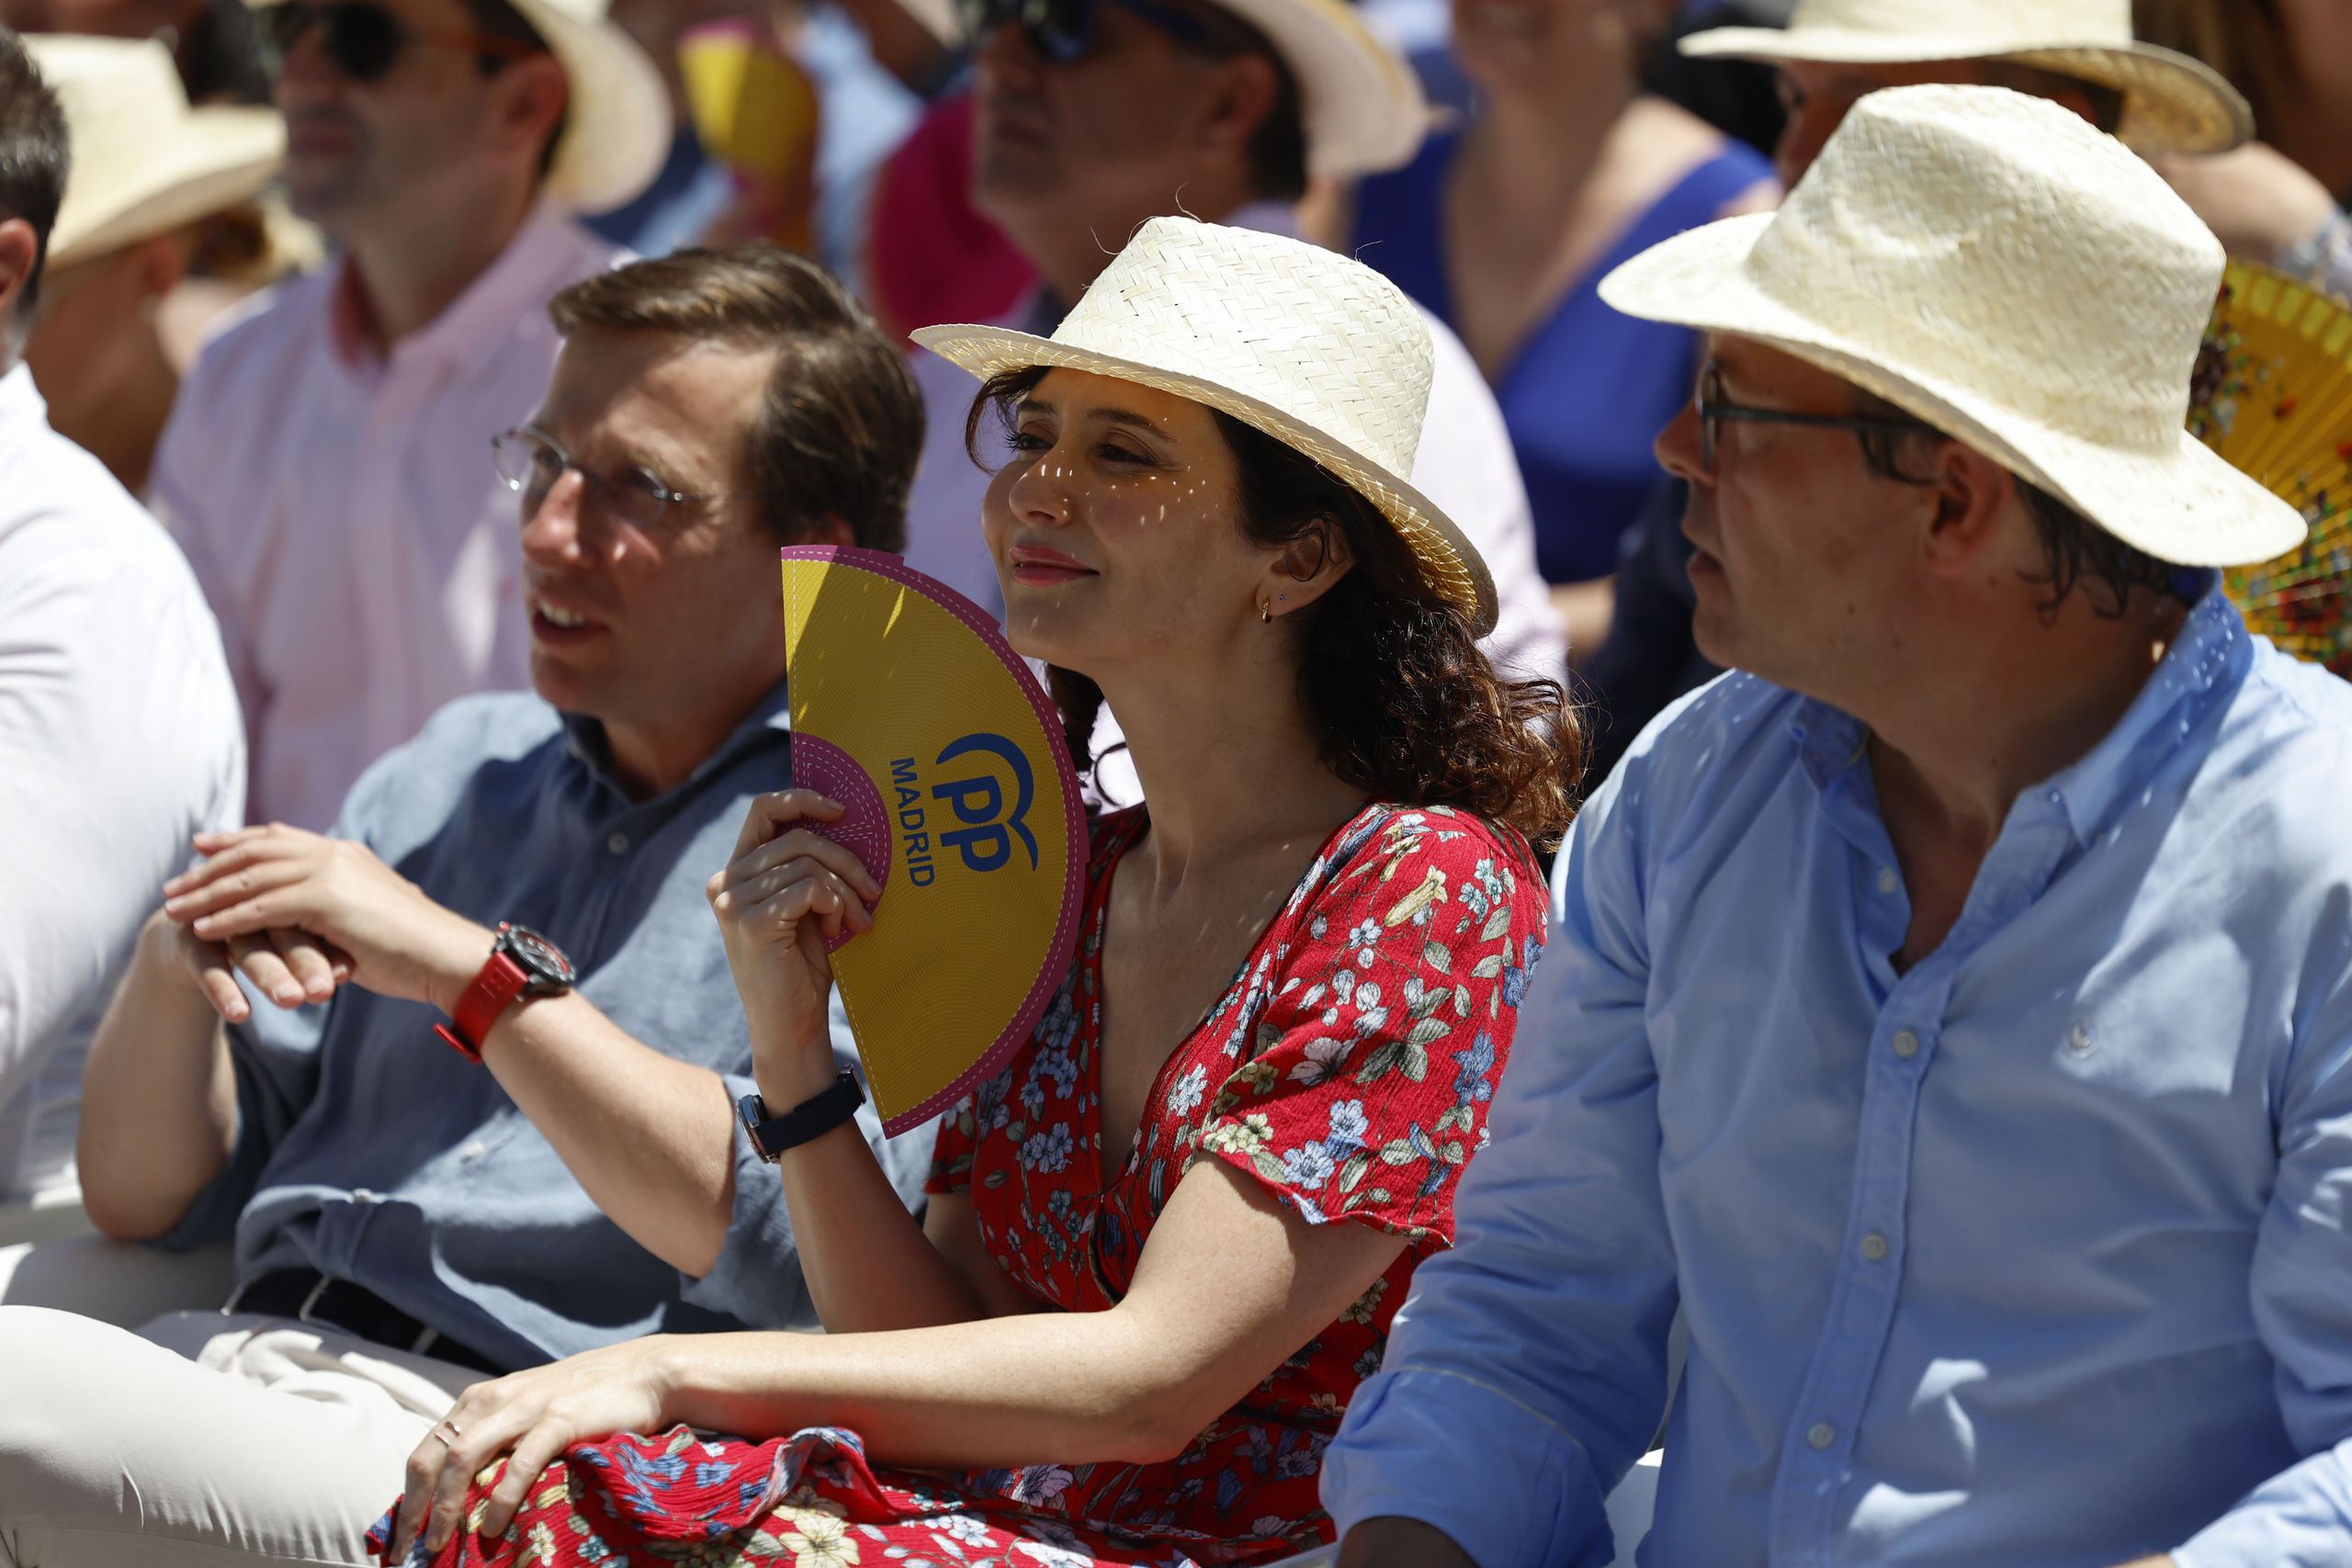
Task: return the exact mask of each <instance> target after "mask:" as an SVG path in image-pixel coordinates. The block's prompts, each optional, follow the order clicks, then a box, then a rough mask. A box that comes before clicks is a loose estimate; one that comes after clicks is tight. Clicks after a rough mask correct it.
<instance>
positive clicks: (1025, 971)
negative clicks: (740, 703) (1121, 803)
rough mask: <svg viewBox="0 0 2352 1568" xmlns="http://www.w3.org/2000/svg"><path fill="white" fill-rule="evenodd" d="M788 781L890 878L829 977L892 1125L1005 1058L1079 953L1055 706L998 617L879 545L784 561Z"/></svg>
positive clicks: (828, 827)
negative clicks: (869, 920) (827, 809)
mask: <svg viewBox="0 0 2352 1568" xmlns="http://www.w3.org/2000/svg"><path fill="white" fill-rule="evenodd" d="M784 618H785V631H786V655H785V657H786V689H787V691H788V692H789V694H790V696H791V703H792V777H793V782H794V783H795V784H798V785H801V786H804V787H806V788H809V789H815V790H820V791H821V792H822V793H824V794H825V795H830V796H831V798H833V799H835V800H838V801H840V802H841V803H842V806H844V807H847V808H848V809H847V811H846V813H845V814H844V815H843V816H842V819H841V820H840V821H838V822H832V823H810V824H808V825H809V827H811V828H814V829H816V830H817V831H818V832H820V833H822V834H824V835H825V836H826V837H828V838H831V839H833V840H837V841H838V842H840V843H842V844H845V845H847V846H848V847H849V849H850V850H851V851H852V852H854V853H855V854H856V855H857V857H858V859H859V860H860V861H861V862H862V863H864V864H865V868H866V870H867V871H868V872H870V873H872V874H873V875H874V879H875V880H876V881H877V882H879V883H881V884H882V897H881V898H880V899H879V900H878V901H877V902H876V904H875V906H874V929H873V930H872V931H867V932H865V934H864V935H862V936H846V935H845V936H844V937H843V938H842V940H841V941H840V942H837V943H835V944H834V945H833V954H832V960H833V982H834V984H835V985H837V986H838V987H841V994H842V1007H843V1009H844V1010H846V1011H847V1012H848V1014H849V1021H850V1028H851V1030H852V1032H854V1033H855V1034H856V1036H857V1054H858V1057H859V1059H860V1061H862V1062H863V1063H864V1065H865V1081H866V1084H867V1086H868V1087H869V1088H870V1089H872V1090H873V1092H874V1103H875V1108H876V1110H878V1111H880V1112H881V1113H882V1122H883V1126H884V1127H885V1128H886V1129H888V1131H889V1132H890V1133H892V1134H899V1133H903V1132H905V1131H907V1130H908V1129H909V1128H910V1127H913V1126H915V1125H917V1124H918V1123H920V1122H922V1121H923V1120H925V1119H926V1118H928V1117H930V1116H932V1115H934V1114H936V1113H937V1112H939V1111H944V1110H945V1109H947V1108H948V1107H949V1106H952V1105H954V1104H955V1103H956V1101H957V1100H961V1099H963V1098H964V1097H965V1096H966V1095H967V1094H969V1093H970V1092H971V1091H972V1089H973V1086H974V1085H976V1084H978V1082H980V1081H981V1080H982V1079H983V1078H985V1077H988V1076H989V1074H990V1073H993V1072H995V1071H996V1070H997V1069H998V1068H999V1067H1001V1066H1003V1063H1004V1059H1005V1057H1007V1056H1009V1055H1012V1053H1013V1051H1015V1050H1016V1049H1018V1048H1019V1046H1020V1045H1021V1043H1022V1042H1023V1041H1024V1040H1026V1039H1027V1038H1028V1037H1029V1033H1030V1031H1032V1030H1033V1029H1035V1027H1036V1024H1037V1020H1038V1018H1039V1017H1040V1016H1042V1015H1043V1014H1044V1012H1045V1010H1046V1004H1047V1003H1048V1002H1050V1001H1051V1000H1052V999H1053V997H1054V993H1055V992H1056V991H1057V990H1058V989H1059V988H1060V986H1061V982H1062V978H1063V976H1064V975H1065V974H1067V973H1068V971H1069V964H1070V959H1071V956H1072V954H1073V953H1075V952H1076V951H1077V947H1078V924H1079V910H1080V905H1081V903H1082V901H1083V895H1084V891H1085V880H1086V818H1085V813H1084V809H1083V807H1081V806H1080V801H1079V794H1078V776H1077V774H1076V773H1073V772H1072V771H1071V768H1070V762H1069V752H1068V750H1065V749H1064V747H1063V744H1062V738H1061V717H1060V714H1059V712H1058V710H1057V709H1056V707H1055V706H1054V704H1053V702H1052V700H1051V699H1049V698H1048V697H1047V696H1046V694H1045V692H1044V691H1043V690H1041V689H1040V688H1039V687H1038V684H1037V682H1036V678H1035V676H1033V675H1032V674H1031V673H1030V672H1029V667H1028V665H1027V664H1025V663H1023V660H1021V658H1020V656H1019V655H1017V654H1015V653H1014V652H1013V651H1012V648H1011V647H1010V646H1009V645H1007V643H1006V642H1005V640H1004V638H1003V637H1002V636H1001V635H1000V634H999V633H998V631H997V628H996V623H995V621H994V620H993V619H992V618H991V617H990V616H989V615H988V614H987V613H986V612H984V611H982V610H981V609H980V608H979V607H978V605H976V604H973V603H972V602H971V601H970V600H968V599H967V598H965V597H964V596H963V595H962V594H960V593H958V592H956V591H955V590H954V589H952V588H949V587H948V586H947V585H946V584H945V583H943V582H940V581H935V580H934V579H932V578H929V577H926V576H924V575H923V574H922V572H919V571H916V570H913V569H912V568H910V567H909V566H908V565H907V564H906V563H905V562H904V561H902V560H900V559H899V558H898V557H897V556H893V555H884V554H882V553H880V552H879V551H876V550H858V549H843V548H836V547H831V546H797V547H793V548H790V549H787V550H786V551H785V552H784Z"/></svg>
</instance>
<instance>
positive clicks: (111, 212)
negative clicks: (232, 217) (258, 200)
mask: <svg viewBox="0 0 2352 1568" xmlns="http://www.w3.org/2000/svg"><path fill="white" fill-rule="evenodd" d="M26 47H27V48H28V50H29V51H31V53H32V57H33V59H34V61H35V62H36V63H37V64H38V65H39V66H40V73H41V75H42V77H43V78H44V79H45V80H46V81H47V82H48V83H49V85H50V89H51V92H53V93H55V94H56V96H57V98H58V101H59V102H60V103H61V104H62V106H63V107H64V110H65V121H66V126H67V128H68V130H69V131H70V132H71V135H72V140H73V159H74V168H73V175H72V177H71V178H70V179H69V180H68V182H67V184H66V189H65V204H64V206H63V207H62V209H60V210H59V213H58V220H57V227H56V229H55V230H54V231H51V235H50V241H49V259H48V263H47V265H46V266H45V267H44V269H43V276H42V284H41V299H40V310H39V311H38V312H37V313H36V315H35V318H34V321H33V328H32V333H31V335H30V336H29V337H28V338H27V340H26V342H25V363H26V364H28V365H29V366H30V367H32V373H33V380H34V382H35V383H36V384H37V385H38V386H39V387H40V393H41V396H42V398H43V399H45V400H47V402H48V404H49V422H50V423H51V426H52V427H53V428H54V429H55V430H56V431H57V433H58V434H61V435H62V436H64V437H65V438H66V439H67V440H69V441H72V442H74V444H75V445H76V446H81V447H82V448H83V449H84V450H85V451H87V452H89V453H90V454H92V455H93V456H95V457H96V458H97V459H98V460H99V461H100V462H102V463H104V464H106V466H107V469H108V470H109V471H110V472H112V473H113V475H114V477H115V478H116V479H119V480H120V481H121V483H122V486H123V488H124V489H126V490H128V491H130V492H131V493H132V494H134V495H138V494H141V493H143V492H144V491H146V489H147V474H148V468H149V466H150V465H151V464H152V463H153V459H154V456H155V443H156V441H157V440H158V439H159V438H160V437H161V436H162V434H163V433H164V418H165V417H166V416H167V415H168V414H169V413H170V412H171V410H172V400H173V398H174V396H175V394H176V393H177V392H178V390H179V383H180V375H181V372H182V371H183V370H184V369H185V368H186V363H185V361H184V360H181V359H179V358H178V357H177V356H176V355H175V350H177V351H178V352H180V353H184V352H185V344H174V343H172V342H171V341H170V337H171V334H170V333H169V332H168V331H167V329H166V325H165V318H164V308H165V303H166V301H168V300H170V299H172V298H173V295H174V291H175V289H177V288H179V287H180V284H181V283H182V281H183V280H184V279H185V278H186V277H187V273H188V270H189V267H190V266H191V265H192V264H194V263H195V262H197V261H198V255H199V251H200V249H201V247H203V245H204V244H205V241H206V236H207V233H208V230H207V225H206V221H205V220H208V219H209V218H211V217H213V216H214V215H215V214H218V213H224V212H231V211H243V212H245V213H248V214H253V213H254V211H255V209H254V208H253V205H252V204H253V198H254V197H255V196H256V195H257V194H259V192H260V190H261V188H262V187H263V186H265V185H266V184H267V183H268V182H269V181H270V179H271V178H272V177H273V176H275V175H276V174H277V169H278V165H279V164H280V163H281V162H282V161H283V159H284V157H285V154H286V126H285V122H284V121H283V120H281V119H280V118H278V116H277V111H276V110H275V109H268V108H254V107H237V106H207V107H200V108H195V109H191V108H190V107H188V102H187V97H186V96H185V94H184V93H183V91H182V89H181V86H180V79H179V76H178V74H177V73H175V71H174V70H173V68H172V58H171V55H170V53H169V52H168V51H166V50H165V49H164V46H163V45H162V44H161V43H160V42H157V41H155V40H153V39H138V40H132V39H101V38H79V37H73V36H63V35H51V36H47V37H40V38H33V39H27V40H26ZM249 231H250V233H251V234H252V236H253V240H252V254H250V255H249V256H248V257H247V258H246V259H245V263H244V267H243V270H244V271H246V272H247V273H248V274H249V275H251V274H254V273H260V272H264V271H266V269H267V268H268V267H269V265H271V259H272V258H271V255H270V248H271V247H270V241H269V231H268V228H267V226H266V223H265V222H263V221H262V220H260V219H259V218H258V217H257V216H254V217H252V218H251V219H250V229H249Z"/></svg>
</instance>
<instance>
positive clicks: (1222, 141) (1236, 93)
mask: <svg viewBox="0 0 2352 1568" xmlns="http://www.w3.org/2000/svg"><path fill="white" fill-rule="evenodd" d="M1281 96H1282V78H1281V76H1280V75H1279V74H1278V73H1277V72H1276V68H1275V65H1274V62H1272V61H1271V60H1268V59H1267V58H1266V57H1265V56H1264V55H1262V54H1237V55H1235V56H1234V57H1233V58H1232V59H1230V60H1227V61H1221V62H1218V64H1217V67H1216V96H1215V97H1214V98H1213V99H1212V100H1211V101H1210V104H1209V110H1208V115H1207V118H1206V120H1205V123H1204V125H1203V127H1202V134H1203V138H1204V141H1208V142H1209V143H1210V144H1212V145H1213V146H1214V147H1215V148H1216V150H1217V151H1218V152H1228V153H1230V154H1231V155H1232V156H1234V157H1237V158H1238V157H1241V156H1243V155H1244V154H1246V153H1247V152H1249V150H1250V142H1251V141H1255V140H1256V139H1257V135H1258V131H1259V130H1260V129H1261V127H1262V126H1264V125H1265V123H1266V121H1267V120H1268V119H1269V118H1272V115H1273V112H1274V105H1275V102H1276V101H1277V100H1278V99H1279V98H1280V97H1281Z"/></svg>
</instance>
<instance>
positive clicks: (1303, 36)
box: [901, 0, 1430, 180]
mask: <svg viewBox="0 0 2352 1568" xmlns="http://www.w3.org/2000/svg"><path fill="white" fill-rule="evenodd" d="M1098 3H1100V0H1098ZM901 4H902V5H904V6H905V7H906V9H907V11H908V13H909V14H910V15H911V16H912V17H914V18H915V19H916V20H917V21H919V22H921V23H922V25H923V26H924V28H927V29H929V30H930V31H931V32H932V33H933V35H934V36H936V37H938V38H939V39H941V40H942V41H944V42H946V43H949V44H954V43H957V42H960V41H962V39H963V28H962V26H961V24H960V23H958V21H957V20H956V7H955V0H901ZM1215 4H1216V5H1217V6H1220V7H1222V8H1223V9H1225V10H1227V11H1230V12H1232V13H1233V14H1234V15H1235V16H1237V17H1240V18H1241V19H1242V20H1243V21H1245V22H1248V23H1249V24H1250V26H1251V27H1253V28H1257V29H1258V30H1259V31H1260V32H1261V33H1263V34H1265V35H1266V41H1267V42H1269V43H1271V44H1272V45H1273V46H1274V51H1275V52H1276V53H1277V54H1279V55H1281V56H1282V60H1283V64H1284V65H1287V66H1289V67H1290V73H1291V75H1292V77H1293V78H1294V79H1295V80H1296V82H1297V83H1298V96H1299V115H1300V118H1301V119H1302V120H1304V122H1305V124H1306V164H1307V168H1308V169H1309V171H1310V172H1312V173H1314V174H1317V175H1328V176H1329V177H1330V178H1332V179H1341V180H1344V179H1352V178H1355V177H1356V176H1358V175H1374V174H1378V173H1380V172H1381V171H1382V170H1384V169H1394V168H1397V167H1398V166H1400V165H1402V164H1405V163H1407V162H1408V161H1409V160H1410V159H1411V158H1412V156H1413V154H1414V153H1415V152H1419V151H1420V146H1421V138H1422V137H1423V136H1424V135H1425V134H1426V133H1427V132H1428V130H1429V123H1430V107H1429V100H1428V99H1427V98H1426V97H1424V96H1422V93H1421V79H1420V78H1419V76H1417V75H1415V74H1414V73H1413V69H1412V67H1411V66H1409V65H1407V64H1406V63H1405V62H1403V61H1401V60H1399V59H1397V56H1396V55H1395V54H1393V53H1391V52H1390V51H1389V50H1388V48H1387V46H1386V45H1385V44H1383V43H1382V42H1381V41H1380V40H1379V39H1376V38H1374V37H1373V35H1372V34H1371V32H1370V31H1368V30H1367V29H1366V28H1365V27H1364V25H1363V22H1361V21H1359V20H1357V18H1356V8H1355V7H1354V6H1351V5H1350V4H1348V0H1215Z"/></svg>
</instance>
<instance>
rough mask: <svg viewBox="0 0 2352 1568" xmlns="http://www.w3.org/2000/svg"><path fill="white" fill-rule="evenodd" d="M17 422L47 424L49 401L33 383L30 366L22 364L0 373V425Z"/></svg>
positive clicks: (44, 425) (46, 426)
mask: <svg viewBox="0 0 2352 1568" xmlns="http://www.w3.org/2000/svg"><path fill="white" fill-rule="evenodd" d="M18 423H23V424H38V425H40V426H41V427H42V428H43V429H47V428H48V426H49V401H48V400H47V399H45V398H43V397H42V396H41V395H40V388H39V387H36V386H34V385H33V368H32V367H31V366H29V365H23V364H19V365H17V366H16V367H13V368H11V369H10V370H9V371H8V372H7V374H6V375H0V426H6V425H11V424H18Z"/></svg>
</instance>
